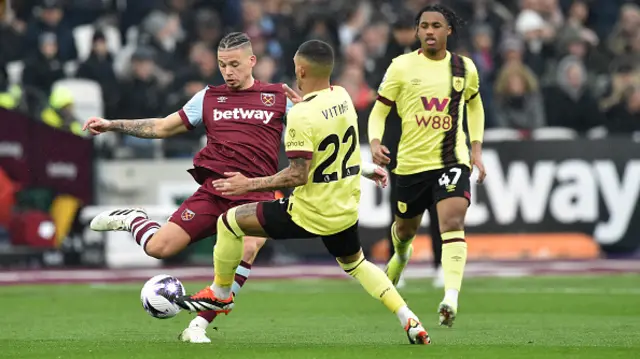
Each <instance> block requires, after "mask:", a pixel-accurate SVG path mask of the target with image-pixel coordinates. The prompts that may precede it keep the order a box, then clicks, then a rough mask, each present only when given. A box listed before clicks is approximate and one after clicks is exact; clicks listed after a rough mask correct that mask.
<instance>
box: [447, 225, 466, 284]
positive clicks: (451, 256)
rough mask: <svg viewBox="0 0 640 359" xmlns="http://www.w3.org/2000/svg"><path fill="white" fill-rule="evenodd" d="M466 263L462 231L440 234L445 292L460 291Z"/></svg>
mask: <svg viewBox="0 0 640 359" xmlns="http://www.w3.org/2000/svg"><path fill="white" fill-rule="evenodd" d="M466 262H467V242H465V240H464V231H453V232H445V233H442V271H443V272H444V289H445V291H446V290H449V289H455V290H457V291H458V292H459V291H460V287H461V286H462V276H463V275H464V266H465V264H466Z"/></svg>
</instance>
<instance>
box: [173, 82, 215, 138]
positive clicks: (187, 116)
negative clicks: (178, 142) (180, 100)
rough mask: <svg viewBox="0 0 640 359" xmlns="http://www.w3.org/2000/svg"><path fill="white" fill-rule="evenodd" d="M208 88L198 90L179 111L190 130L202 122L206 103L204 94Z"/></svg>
mask: <svg viewBox="0 0 640 359" xmlns="http://www.w3.org/2000/svg"><path fill="white" fill-rule="evenodd" d="M207 88H208V87H205V88H204V89H202V90H200V91H198V93H196V94H195V95H193V97H192V98H191V99H190V100H189V101H188V102H187V103H186V104H185V105H184V106H183V107H182V108H181V109H180V111H178V114H179V115H180V118H181V119H182V122H183V123H184V125H185V127H187V128H188V129H189V130H193V129H194V128H195V127H196V126H198V125H199V124H201V123H202V110H203V109H202V106H203V103H204V94H205V92H207Z"/></svg>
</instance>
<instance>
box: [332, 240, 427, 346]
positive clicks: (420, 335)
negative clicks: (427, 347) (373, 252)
mask: <svg viewBox="0 0 640 359" xmlns="http://www.w3.org/2000/svg"><path fill="white" fill-rule="evenodd" d="M337 260H338V264H340V267H342V269H344V271H345V272H347V274H349V275H350V276H352V277H353V278H355V279H357V280H358V281H359V282H360V284H361V285H362V287H363V288H364V289H365V290H366V291H367V293H369V294H370V295H371V296H372V297H374V298H376V299H378V300H380V301H382V304H384V305H385V306H386V307H387V308H388V309H389V310H390V311H391V312H392V313H394V314H395V315H396V316H398V319H399V320H400V324H401V325H403V326H404V330H405V332H406V333H407V338H408V339H409V342H410V343H411V344H431V339H430V338H429V334H428V333H427V331H426V330H425V329H424V327H423V326H422V324H420V319H418V316H417V315H415V314H414V313H413V312H412V311H411V309H409V307H408V306H407V303H405V301H404V299H402V297H401V296H400V294H399V293H398V291H397V290H396V288H395V287H394V286H393V283H391V281H390V280H389V278H387V276H386V275H385V273H384V272H383V271H382V270H381V269H380V268H378V267H377V266H376V265H375V264H373V263H371V262H369V261H368V260H366V259H365V258H364V255H363V254H362V250H360V251H359V252H358V253H357V254H355V255H352V256H347V257H339V258H337Z"/></svg>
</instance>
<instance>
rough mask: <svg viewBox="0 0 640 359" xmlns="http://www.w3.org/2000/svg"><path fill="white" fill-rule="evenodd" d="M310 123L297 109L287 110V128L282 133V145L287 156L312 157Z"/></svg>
mask: <svg viewBox="0 0 640 359" xmlns="http://www.w3.org/2000/svg"><path fill="white" fill-rule="evenodd" d="M311 132H312V131H311V124H310V122H309V121H308V120H307V118H306V117H305V116H304V113H303V112H302V111H300V110H298V109H296V110H293V111H291V112H289V115H288V116H287V130H286V133H285V135H284V146H285V151H286V153H287V158H304V159H307V160H310V159H311V158H312V157H313V139H312V133H311Z"/></svg>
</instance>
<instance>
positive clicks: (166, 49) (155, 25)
mask: <svg viewBox="0 0 640 359" xmlns="http://www.w3.org/2000/svg"><path fill="white" fill-rule="evenodd" d="M142 29H143V33H142V36H141V38H140V43H141V44H142V45H144V46H146V47H149V48H152V49H153V50H155V55H156V58H155V61H156V63H157V64H158V65H159V66H160V67H162V68H163V69H165V70H172V69H177V68H179V66H180V65H181V62H180V59H178V58H176V53H175V51H176V49H177V47H178V44H179V42H180V41H181V40H182V39H183V38H184V31H183V30H182V25H181V23H180V17H178V16H177V15H175V14H165V13H163V12H161V11H154V12H152V13H151V14H149V16H147V17H146V18H145V19H144V21H143V23H142Z"/></svg>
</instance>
